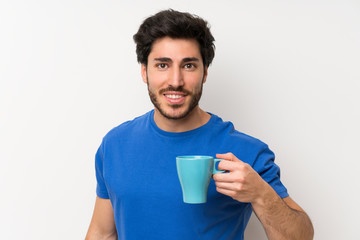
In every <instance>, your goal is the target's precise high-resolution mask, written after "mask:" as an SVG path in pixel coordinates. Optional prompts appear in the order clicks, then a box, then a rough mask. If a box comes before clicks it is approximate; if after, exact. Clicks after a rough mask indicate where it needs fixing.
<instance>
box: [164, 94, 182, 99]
mask: <svg viewBox="0 0 360 240" xmlns="http://www.w3.org/2000/svg"><path fill="white" fill-rule="evenodd" d="M164 96H165V97H167V98H170V99H179V98H182V97H184V95H176V94H164Z"/></svg>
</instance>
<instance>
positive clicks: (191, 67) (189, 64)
mask: <svg viewBox="0 0 360 240" xmlns="http://www.w3.org/2000/svg"><path fill="white" fill-rule="evenodd" d="M184 68H186V69H194V68H196V66H195V64H193V63H187V64H185V65H184Z"/></svg>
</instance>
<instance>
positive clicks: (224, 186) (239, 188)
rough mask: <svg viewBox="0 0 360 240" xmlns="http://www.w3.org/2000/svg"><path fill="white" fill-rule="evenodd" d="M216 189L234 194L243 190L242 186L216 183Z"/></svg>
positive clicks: (231, 183)
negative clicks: (233, 192)
mask: <svg viewBox="0 0 360 240" xmlns="http://www.w3.org/2000/svg"><path fill="white" fill-rule="evenodd" d="M216 187H218V188H220V189H225V190H229V191H235V192H240V191H243V190H244V186H243V184H241V183H234V182H216Z"/></svg>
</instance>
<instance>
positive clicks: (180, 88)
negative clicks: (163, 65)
mask: <svg viewBox="0 0 360 240" xmlns="http://www.w3.org/2000/svg"><path fill="white" fill-rule="evenodd" d="M164 92H181V93H185V94H186V95H191V92H189V91H187V90H185V89H184V88H183V87H181V86H180V87H177V88H175V87H172V86H169V87H167V88H163V89H161V90H160V91H159V94H163V93H164Z"/></svg>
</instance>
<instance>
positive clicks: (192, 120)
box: [154, 107, 211, 132]
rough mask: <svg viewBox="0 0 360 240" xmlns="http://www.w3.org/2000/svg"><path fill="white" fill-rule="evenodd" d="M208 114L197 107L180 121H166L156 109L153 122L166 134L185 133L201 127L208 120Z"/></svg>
mask: <svg viewBox="0 0 360 240" xmlns="http://www.w3.org/2000/svg"><path fill="white" fill-rule="evenodd" d="M210 117H211V116H210V114H208V113H207V112H205V111H203V110H202V109H200V108H199V107H196V108H194V110H192V111H191V112H190V113H189V114H188V115H187V116H186V117H184V118H181V119H168V118H166V117H164V116H163V115H162V114H161V113H160V112H159V111H158V110H157V109H156V108H155V113H154V121H155V123H156V125H157V126H158V127H159V128H160V129H161V130H164V131H166V132H186V131H190V130H193V129H195V128H198V127H201V126H203V125H204V124H206V123H207V122H208V121H209V120H210Z"/></svg>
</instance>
